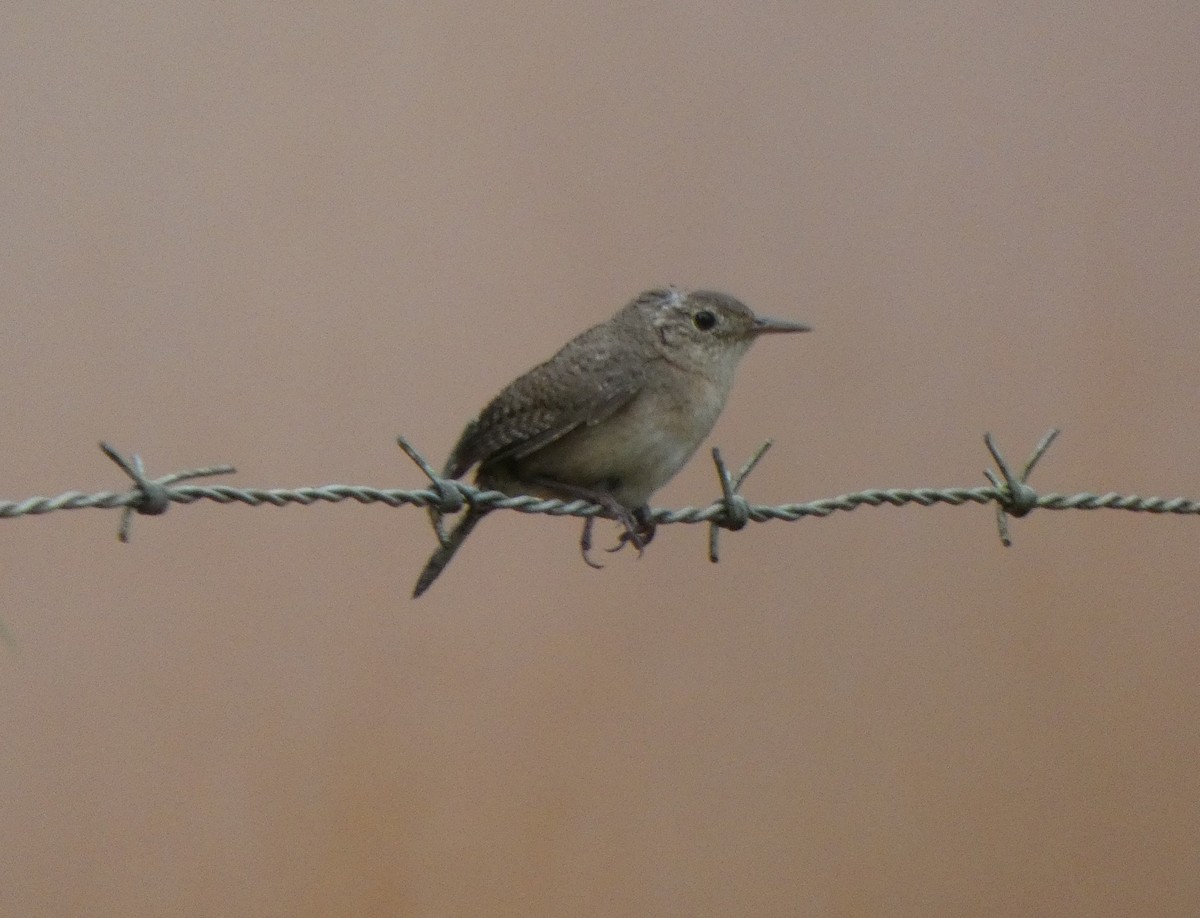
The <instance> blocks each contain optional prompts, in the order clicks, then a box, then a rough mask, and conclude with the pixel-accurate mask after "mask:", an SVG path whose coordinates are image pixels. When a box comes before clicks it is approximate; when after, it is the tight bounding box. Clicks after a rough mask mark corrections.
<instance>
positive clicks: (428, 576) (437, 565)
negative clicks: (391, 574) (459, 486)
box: [413, 507, 491, 599]
mask: <svg viewBox="0 0 1200 918" xmlns="http://www.w3.org/2000/svg"><path fill="white" fill-rule="evenodd" d="M489 509H491V508H484V509H481V508H479V507H468V508H467V510H466V512H465V513H464V514H463V517H462V519H461V520H459V521H458V525H457V526H455V527H454V528H453V529H452V530H450V535H448V536H447V537H446V540H445V541H444V542H443V543H442V544H441V545H439V546H438V547H437V550H436V551H435V552H434V553H433V554H432V555H430V556H429V560H428V561H427V562H426V564H425V567H424V569H422V571H421V576H419V577H418V578H417V585H416V586H415V587H413V599H416V598H417V597H418V596H420V595H421V594H422V593H424V592H425V591H426V590H428V589H429V588H430V587H431V586H432V585H433V581H435V580H437V578H438V575H439V574H441V572H442V570H443V569H445V567H446V565H447V564H449V563H450V559H451V558H453V557H454V553H455V552H456V551H458V549H459V546H460V545H462V543H463V542H464V541H466V538H467V536H469V535H470V534H471V530H472V529H474V528H475V527H476V526H478V525H479V521H480V520H481V519H483V517H484V516H485V515H486V514H487V512H488V510H489Z"/></svg>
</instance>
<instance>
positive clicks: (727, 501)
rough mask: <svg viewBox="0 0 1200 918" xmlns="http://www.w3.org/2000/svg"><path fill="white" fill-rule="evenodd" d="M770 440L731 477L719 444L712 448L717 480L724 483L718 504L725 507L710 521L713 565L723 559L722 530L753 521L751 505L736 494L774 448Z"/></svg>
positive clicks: (709, 554)
mask: <svg viewBox="0 0 1200 918" xmlns="http://www.w3.org/2000/svg"><path fill="white" fill-rule="evenodd" d="M771 442H772V441H770V440H767V441H766V442H764V443H763V445H762V446H760V447H759V448H758V449H757V450H755V452H754V455H753V456H751V457H750V458H749V459H748V460H746V464H745V465H743V466H742V467H741V468H740V469H739V470H738V473H737V475H736V477H731V476H730V474H729V469H728V468H727V467H726V466H725V460H724V459H722V458H721V451H720V450H719V449H717V447H715V446H714V447H713V451H712V458H713V465H715V466H716V467H717V479H718V480H719V481H720V483H721V500H720V501H719V503H720V505H721V507H722V508H723V510H724V513H723V514H722V515H720V516H714V517H713V518H712V519H711V520H709V524H708V560H709V561H711V562H712V563H713V564H716V563H717V562H718V561H720V560H721V556H720V552H719V550H718V549H719V546H718V540H719V538H720V537H719V535H718V533H719V531H720V530H721V529H729V530H731V531H733V532H737V531H738V530H739V529H743V528H745V526H746V523H748V522H749V521H750V505H749V504H748V503H747V502H746V498H744V497H742V495H740V494H739V493H737V492H738V488H740V487H741V486H742V483H743V482H744V481H745V480H746V479H747V478H748V477H749V476H750V473H751V472H753V471H754V468H755V466H757V465H758V463H759V460H760V459H762V457H763V456H765V455H766V454H767V450H769V449H770V448H771Z"/></svg>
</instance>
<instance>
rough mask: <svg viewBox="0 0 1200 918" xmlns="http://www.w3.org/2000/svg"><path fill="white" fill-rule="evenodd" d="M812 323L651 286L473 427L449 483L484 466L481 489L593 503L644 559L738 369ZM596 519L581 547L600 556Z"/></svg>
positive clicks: (463, 532) (458, 540)
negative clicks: (761, 346)
mask: <svg viewBox="0 0 1200 918" xmlns="http://www.w3.org/2000/svg"><path fill="white" fill-rule="evenodd" d="M810 330H811V329H810V328H809V326H807V325H802V324H800V323H798V322H791V321H787V320H784V319H771V318H766V317H764V316H756V315H755V314H754V313H753V312H751V310H750V308H749V307H747V306H746V305H745V304H744V303H742V302H740V301H739V300H737V299H735V298H734V297H732V296H730V295H729V294H727V293H718V292H716V291H712V290H696V291H692V292H687V291H685V290H681V289H678V288H676V287H664V288H660V289H655V290H648V291H646V292H645V293H642V294H640V295H638V296H637V297H635V298H634V299H633V300H632V301H631V302H630V303H629V304H628V305H626V306H625V307H624V308H623V309H621V310H620V311H619V312H618V313H617V314H616V315H614V316H613V317H612V318H611V319H609V320H608V321H606V322H602V323H601V324H599V325H597V326H595V327H594V328H590V329H588V330H587V331H585V332H583V333H582V334H581V335H579V336H578V337H576V338H574V339H573V340H571V341H570V342H568V343H567V344H566V345H565V346H564V347H563V348H562V349H561V350H560V351H559V352H558V353H557V354H555V355H554V356H553V357H551V358H550V359H549V360H547V361H546V362H545V363H542V364H540V365H538V366H536V367H534V368H533V369H532V370H530V371H529V372H528V373H526V374H525V375H523V376H520V377H518V378H517V379H515V380H513V381H512V382H511V383H509V384H508V386H506V387H505V388H504V390H503V391H501V392H500V394H499V395H497V396H496V397H495V398H494V399H492V401H491V402H490V403H489V404H488V405H487V407H486V408H484V409H483V411H482V412H480V414H479V416H478V417H477V418H475V419H474V420H472V421H471V422H470V423H468V424H467V426H466V428H465V429H464V430H463V432H462V436H460V437H459V440H458V443H457V445H456V446H455V447H454V449H453V451H452V452H451V453H450V458H449V459H448V460H447V461H446V466H445V470H444V472H443V477H445V478H461V477H462V476H463V475H464V474H466V473H467V472H468V471H470V469H471V468H473V467H475V468H476V472H475V483H476V485H478V486H479V487H480V488H483V489H485V490H491V491H501V492H503V493H504V494H508V495H510V496H518V495H531V496H534V497H539V498H557V499H561V500H576V499H583V500H587V501H590V502H591V503H594V504H598V505H599V506H600V507H602V508H603V509H604V510H605V511H606V513H607V515H609V516H611V517H612V518H613V519H615V520H616V521H617V522H618V523H619V524H620V525H621V527H622V535H621V540H620V542H619V543H618V545H617V547H618V548H620V547H622V546H623V545H624V544H625V543H627V542H629V543H632V544H633V545H634V547H636V548H637V549H638V550H639V552H640V551H641V550H642V549H643V548H644V547H645V546H646V544H647V543H649V541H650V540H651V539H652V538H653V537H654V521H653V518H652V517H651V515H650V508H649V506H648V502H649V500H650V496H651V495H652V494H653V493H654V492H655V491H657V490H658V489H659V488H661V487H662V486H663V485H665V484H666V483H667V482H668V481H670V480H671V478H673V477H674V475H675V473H676V472H678V471H679V470H680V469H681V468H683V465H684V463H686V462H687V461H688V459H689V458H691V456H692V454H693V453H694V452H695V451H696V448H697V447H698V446H699V445H700V443H701V442H702V441H703V440H704V438H705V437H706V436H708V434H709V431H711V430H712V428H713V425H714V424H715V423H716V421H717V417H718V416H719V415H720V413H721V409H722V408H724V407H725V400H726V398H727V397H728V395H729V390H730V388H731V387H732V386H733V376H734V370H735V369H736V368H737V365H738V362H739V361H740V360H741V358H742V356H743V355H744V354H745V353H746V351H747V349H748V348H749V347H750V345H751V344H752V343H753V342H754V341H755V340H756V339H757V338H758V337H759V336H761V335H766V334H779V333H787V332H806V331H810ZM489 509H490V508H487V507H482V506H471V507H468V508H467V510H466V511H465V513H464V515H463V517H462V519H461V520H460V521H459V522H458V525H457V526H455V528H454V529H453V530H452V531H451V532H450V534H449V536H448V537H444V536H442V534H441V527H440V518H439V517H438V515H437V514H436V512H435V528H436V529H437V531H438V533H439V539H440V540H441V544H440V545H439V546H438V548H437V549H436V550H435V551H434V553H433V555H432V556H431V557H430V559H429V561H428V563H427V564H426V565H425V568H424V569H423V570H422V571H421V574H420V576H419V577H418V578H417V584H416V587H415V589H414V590H413V597H414V598H415V597H417V596H420V595H421V594H422V593H424V592H425V591H426V590H427V589H429V587H430V585H431V584H432V583H433V581H434V580H435V579H437V576H438V575H439V574H440V573H441V572H442V570H443V569H444V568H445V566H446V565H447V564H448V563H449V562H450V559H451V558H452V557H453V556H454V553H455V552H456V551H457V550H458V548H459V547H460V546H461V545H462V543H463V541H464V540H465V539H466V537H467V536H468V535H470V534H471V531H472V530H473V529H474V528H475V526H476V525H478V523H479V521H480V520H481V519H483V517H484V515H486V514H487V513H488V511H489ZM592 522H593V520H592V518H590V517H589V518H588V519H587V520H586V521H585V525H584V530H583V538H582V540H581V548H582V550H583V556H584V560H585V561H587V563H588V564H590V565H592V566H593V567H596V566H598V565H596V564H595V563H594V562H593V561H592V560H591V559H590V557H589V555H588V551H589V549H590V547H591V529H592Z"/></svg>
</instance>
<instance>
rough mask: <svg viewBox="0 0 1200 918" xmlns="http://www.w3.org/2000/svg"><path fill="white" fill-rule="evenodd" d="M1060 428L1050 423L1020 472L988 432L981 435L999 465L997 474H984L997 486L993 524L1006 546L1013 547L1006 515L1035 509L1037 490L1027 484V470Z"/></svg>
mask: <svg viewBox="0 0 1200 918" xmlns="http://www.w3.org/2000/svg"><path fill="white" fill-rule="evenodd" d="M1060 432H1061V431H1059V430H1058V428H1056V427H1052V428H1051V429H1050V431H1049V432H1048V433H1047V434H1046V435H1045V436H1044V437H1042V439H1041V440H1040V441H1038V445H1037V446H1035V447H1034V449H1033V455H1031V456H1030V457H1029V461H1028V462H1026V463H1025V467H1024V468H1023V469H1021V474H1020V475H1015V474H1014V473H1013V471H1012V469H1010V468H1009V466H1008V463H1007V462H1005V460H1004V456H1003V455H1002V454H1001V453H1000V449H999V447H997V446H996V442H995V441H994V440H993V439H992V435H991V434H990V433H985V434H984V435H983V442H984V445H986V446H987V448H988V452H990V453H991V454H992V458H993V459H994V460H995V461H996V466H997V467H998V468H999V469H1000V474H999V475H997V474H996V473H995V472H993V471H992V470H991V469H984V470H983V474H984V475H986V476H987V478H988V481H990V482H991V483H992V486H993V487H995V489H996V528H997V530H998V531H999V534H1000V543H1001V544H1002V545H1003V546H1004V547H1005V548H1011V547H1012V537H1011V536H1010V535H1009V532H1008V518H1009V517H1010V516H1011V517H1015V518H1020V517H1022V516H1026V515H1028V514H1029V513H1030V511H1032V510H1036V509H1037V506H1038V493H1037V491H1035V490H1033V488H1031V487H1030V486H1029V483H1028V481H1029V473H1030V472H1032V471H1033V469H1034V466H1036V465H1037V464H1038V462H1039V461H1040V460H1041V458H1042V456H1044V455H1045V454H1046V450H1048V449H1049V448H1050V444H1051V443H1053V442H1054V441H1055V439H1056V438H1057V437H1058V435H1059V433H1060Z"/></svg>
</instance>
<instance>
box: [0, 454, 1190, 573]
mask: <svg viewBox="0 0 1200 918" xmlns="http://www.w3.org/2000/svg"><path fill="white" fill-rule="evenodd" d="M1057 436H1058V431H1057V430H1051V431H1050V432H1049V433H1048V434H1047V435H1046V436H1045V437H1043V438H1042V440H1041V442H1039V443H1038V445H1037V447H1036V448H1035V449H1034V452H1033V454H1032V456H1031V458H1030V459H1029V461H1028V462H1026V463H1025V466H1024V467H1023V468H1022V470H1021V472H1020V474H1016V473H1014V472H1013V471H1012V469H1011V468H1010V467H1009V465H1008V463H1007V462H1006V461H1005V460H1004V457H1003V456H1002V455H1001V453H1000V451H999V449H998V448H997V447H996V445H995V443H994V441H993V440H992V437H991V435H990V434H985V435H984V442H985V443H986V444H987V448H988V450H989V451H990V452H991V454H992V457H993V459H994V460H995V462H996V465H997V467H998V468H999V473H996V472H994V471H992V470H990V469H989V470H987V471H985V473H984V474H985V475H986V476H987V477H988V479H989V481H990V482H991V484H990V486H981V487H973V488H887V489H870V490H865V491H857V492H855V493H852V494H841V495H838V496H836V497H827V498H822V499H820V500H813V501H806V502H803V503H789V504H779V505H776V506H766V505H761V504H751V503H749V502H747V501H746V499H745V498H744V497H742V496H741V495H740V494H738V493H737V491H738V489H739V488H740V487H741V485H742V484H743V482H744V481H745V480H746V478H747V477H748V476H749V475H750V473H751V472H752V471H753V470H754V468H755V467H756V466H757V464H758V462H759V460H760V459H762V457H763V455H764V454H765V453H766V451H767V449H768V448H769V447H770V445H771V444H770V442H767V443H765V444H764V445H763V446H762V447H761V448H760V449H759V450H758V451H757V452H756V453H755V454H754V455H753V456H752V457H751V459H750V461H748V462H747V463H746V465H745V466H744V467H743V468H742V469H741V470H740V471H739V472H738V474H737V475H731V474H730V473H729V471H728V469H727V468H726V466H725V463H724V461H723V460H722V458H721V454H720V452H719V451H718V450H715V449H714V450H713V462H714V464H715V465H716V469H717V477H718V481H719V483H720V486H721V497H719V498H718V499H717V500H715V501H714V502H713V503H711V504H707V505H706V506H703V507H681V508H679V509H677V510H668V509H657V510H653V511H651V514H652V516H653V518H654V521H655V522H656V523H659V524H669V523H708V524H709V525H710V526H711V527H712V532H711V534H710V539H709V557H710V559H711V560H713V561H716V560H717V559H718V551H717V535H716V534H717V531H718V529H719V528H720V529H731V530H737V529H741V528H742V527H744V526H745V525H746V523H747V522H755V523H764V522H767V521H768V520H786V521H789V522H792V521H795V520H798V519H801V518H803V517H809V516H811V517H818V518H820V517H826V516H829V515H831V514H833V513H837V512H839V511H844V512H849V511H851V510H855V509H857V508H859V507H863V506H869V507H881V506H884V505H888V506H892V507H902V506H904V505H906V504H918V505H920V506H922V507H930V506H933V505H934V504H949V505H950V506H955V507H957V506H960V505H962V504H965V503H975V504H989V503H994V504H995V505H996V513H997V526H998V528H999V533H1000V539H1001V541H1002V542H1003V544H1005V545H1011V544H1012V540H1011V538H1010V536H1009V531H1008V517H1010V516H1011V517H1021V516H1025V515H1027V514H1029V513H1030V512H1032V511H1033V510H1100V509H1107V510H1127V511H1131V512H1135V513H1172V514H1200V500H1195V499H1191V498H1184V497H1173V498H1163V497H1139V496H1137V495H1122V494H1117V493H1114V492H1108V493H1106V494H1093V493H1089V492H1083V493H1079V494H1057V493H1053V492H1051V493H1048V494H1038V493H1037V492H1036V491H1035V490H1034V489H1033V488H1032V487H1030V485H1029V483H1028V478H1029V474H1030V472H1032V471H1033V468H1034V467H1035V466H1036V465H1037V463H1038V461H1039V460H1040V459H1041V458H1042V457H1043V456H1044V455H1045V453H1046V451H1047V450H1048V449H1049V447H1050V445H1051V443H1053V442H1054V439H1055V437H1057ZM398 442H399V444H400V446H401V448H402V449H403V450H404V451H405V453H406V454H407V455H408V456H409V458H410V459H412V460H413V462H414V463H415V464H416V465H417V466H418V467H419V468H420V469H421V470H422V472H423V473H424V474H425V475H426V476H427V477H428V478H429V479H430V485H431V486H430V487H428V488H419V489H403V488H373V487H366V486H362V485H340V484H329V485H322V486H320V487H307V488H235V487H231V486H229V485H191V484H178V482H181V481H186V480H188V479H193V478H201V477H210V476H213V475H227V474H231V473H233V472H234V471H235V469H234V468H233V466H229V465H215V466H206V467H203V468H196V469H188V470H185V471H182V472H173V473H171V474H169V475H164V476H162V477H160V478H153V479H150V478H147V477H146V474H145V471H144V467H143V464H142V460H141V457H140V456H137V455H134V456H132V457H131V458H130V459H126V458H125V456H124V455H123V454H121V453H119V452H118V451H117V450H115V449H113V448H112V447H110V446H109V445H108V444H106V443H101V444H100V448H101V449H102V450H103V451H104V453H105V455H107V456H108V457H109V458H110V459H112V461H113V462H115V463H116V464H117V465H118V466H119V467H120V468H121V469H122V470H123V471H124V472H125V473H126V474H127V475H128V476H129V477H130V479H131V480H132V481H133V487H132V488H131V489H129V490H125V491H100V492H97V493H93V494H84V493H82V492H80V491H67V492H65V493H63V494H59V495H58V496H57V497H30V498H26V499H25V500H20V501H0V518H7V519H12V518H16V517H21V516H34V515H39V514H43V513H53V512H56V511H59V510H83V509H93V508H94V509H112V508H122V509H123V511H124V512H123V513H122V521H121V526H120V530H119V532H118V537H119V538H120V539H121V540H122V541H128V538H129V525H130V520H131V518H132V514H133V513H135V512H136V513H140V514H145V515H157V514H161V513H164V512H165V511H166V510H167V508H168V507H169V506H170V505H171V504H192V503H195V502H196V501H201V500H207V501H213V502H215V503H218V504H232V503H242V504H247V505H249V506H252V507H259V506H264V505H270V506H274V507H283V506H286V505H288V504H299V505H301V506H305V507H307V506H310V505H312V504H316V503H340V502H341V501H345V500H353V501H357V502H358V503H360V504H372V503H382V504H387V505H388V506H390V507H399V506H402V505H411V506H415V507H431V508H433V509H435V510H437V511H439V512H440V513H454V512H457V511H459V510H461V509H462V508H463V505H464V504H470V505H472V506H481V507H492V508H495V509H503V510H515V511H517V512H518V513H536V514H546V515H549V516H574V517H580V518H585V519H586V518H589V517H607V516H609V514H608V512H607V511H606V510H605V509H604V508H602V507H599V506H597V505H595V504H590V503H588V502H586V501H583V500H572V501H562V500H546V499H542V498H537V497H527V496H525V497H509V496H507V495H505V494H501V493H500V492H499V491H483V490H480V489H478V488H475V487H473V486H471V485H468V484H464V483H463V482H460V481H452V480H447V479H443V478H440V477H439V476H438V475H437V473H436V472H434V470H433V468H432V466H430V465H429V463H428V462H426V461H425V459H424V458H423V457H422V456H421V454H420V453H418V452H417V451H416V450H415V449H414V448H413V447H412V445H411V444H409V443H408V441H407V440H405V439H404V438H403V437H401V438H399V441H398Z"/></svg>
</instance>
